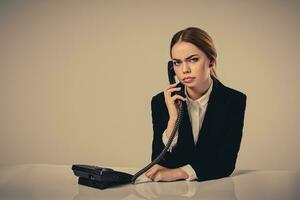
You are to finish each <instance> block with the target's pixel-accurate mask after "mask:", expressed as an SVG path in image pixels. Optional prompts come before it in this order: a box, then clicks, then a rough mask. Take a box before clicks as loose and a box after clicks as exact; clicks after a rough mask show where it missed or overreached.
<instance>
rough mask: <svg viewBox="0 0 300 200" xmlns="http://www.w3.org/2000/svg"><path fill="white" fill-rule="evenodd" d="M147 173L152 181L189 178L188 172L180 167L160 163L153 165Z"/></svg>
mask: <svg viewBox="0 0 300 200" xmlns="http://www.w3.org/2000/svg"><path fill="white" fill-rule="evenodd" d="M145 175H146V176H147V177H148V178H150V179H151V180H152V181H175V180H180V179H187V178H188V174H187V173H186V172H185V171H184V170H182V169H180V168H175V169H169V168H166V167H163V166H161V165H158V164H156V165H154V166H153V167H151V168H150V169H149V170H148V171H147V172H146V173H145Z"/></svg>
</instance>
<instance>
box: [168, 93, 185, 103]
mask: <svg viewBox="0 0 300 200" xmlns="http://www.w3.org/2000/svg"><path fill="white" fill-rule="evenodd" d="M177 99H179V100H182V101H185V100H186V98H184V97H182V96H180V95H178V94H175V95H174V96H172V97H171V101H172V102H174V101H175V100H177Z"/></svg>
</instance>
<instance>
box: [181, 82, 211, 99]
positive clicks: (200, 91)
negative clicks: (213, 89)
mask: <svg viewBox="0 0 300 200" xmlns="http://www.w3.org/2000/svg"><path fill="white" fill-rule="evenodd" d="M211 82H212V79H211V78H209V79H207V81H206V82H205V83H204V84H203V85H201V86H200V87H197V88H196V87H194V88H189V87H187V88H186V90H187V93H188V95H189V97H190V98H191V99H192V100H196V99H199V98H200V97H202V96H203V95H204V94H205V93H206V92H207V90H208V89H209V87H210V84H211Z"/></svg>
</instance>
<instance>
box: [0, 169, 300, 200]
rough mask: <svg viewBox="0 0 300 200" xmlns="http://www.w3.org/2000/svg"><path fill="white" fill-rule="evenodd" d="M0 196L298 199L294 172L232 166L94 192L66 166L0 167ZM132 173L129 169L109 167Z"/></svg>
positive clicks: (132, 199)
mask: <svg viewBox="0 0 300 200" xmlns="http://www.w3.org/2000/svg"><path fill="white" fill-rule="evenodd" d="M0 170H1V171H0V199H74V200H75V199H123V200H127V199H128V200H135V199H172V200H176V199H197V200H198V199H230V200H235V199H237V200H247V199H249V200H250V199H251V200H253V199H255V200H256V199H264V200H265V199H272V200H274V199H284V200H288V199H298V200H299V199H300V172H295V171H253V170H237V171H235V172H234V173H233V175H232V176H231V177H227V178H223V179H218V180H212V181H205V182H196V181H193V182H187V181H176V182H150V181H148V180H146V178H145V177H141V178H140V179H139V181H140V183H138V184H135V185H132V184H128V185H123V186H118V187H115V188H110V189H106V190H99V189H95V188H90V187H86V186H82V185H78V184H77V177H75V176H74V175H73V171H72V170H71V166H65V165H44V164H33V165H17V166H2V167H0ZM115 170H120V171H124V172H128V173H131V174H133V173H134V172H135V171H137V170H134V169H131V170H130V169H126V168H123V169H122V168H115Z"/></svg>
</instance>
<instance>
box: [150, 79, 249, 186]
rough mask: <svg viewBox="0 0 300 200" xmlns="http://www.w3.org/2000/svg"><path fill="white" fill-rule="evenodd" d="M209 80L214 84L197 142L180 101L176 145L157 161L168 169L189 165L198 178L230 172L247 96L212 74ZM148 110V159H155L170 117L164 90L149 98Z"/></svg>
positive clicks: (238, 145) (160, 148) (184, 103)
mask: <svg viewBox="0 0 300 200" xmlns="http://www.w3.org/2000/svg"><path fill="white" fill-rule="evenodd" d="M212 79H213V82H214V84H213V88H212V91H211V94H210V98H209V101H208V105H207V110H206V114H205V116H204V120H203V124H202V127H201V130H200V133H199V138H198V141H197V144H196V145H195V144H194V140H193V133H192V127H191V123H190V120H189V115H188V111H187V105H186V102H183V104H182V105H183V116H182V121H181V124H180V126H179V128H178V141H177V145H176V146H175V147H174V148H173V150H172V152H167V154H166V155H165V157H164V159H163V160H162V161H160V162H159V163H158V164H160V165H162V166H164V167H168V168H177V167H182V166H184V165H186V164H190V165H191V166H192V168H193V169H194V170H195V172H196V174H197V177H198V181H204V180H210V179H217V178H222V177H226V176H229V175H230V174H231V173H232V172H233V170H234V169H235V163H236V158H237V155H238V151H239V148H240V143H241V138H242V132H243V125H244V113H245V107H246V98H247V96H246V95H245V94H243V93H241V92H239V91H237V90H234V89H231V88H229V87H226V86H224V85H223V84H222V83H221V82H220V81H219V80H217V79H215V78H214V77H212ZM151 111H152V124H153V141H152V156H151V160H154V159H155V158H156V157H157V156H158V155H159V153H160V152H161V151H162V150H163V148H164V147H165V145H164V143H163V141H162V134H163V132H164V131H165V129H166V128H167V123H168V120H169V114H168V110H167V107H166V104H165V99H164V94H163V92H161V93H159V94H157V95H156V96H154V97H152V100H151Z"/></svg>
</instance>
